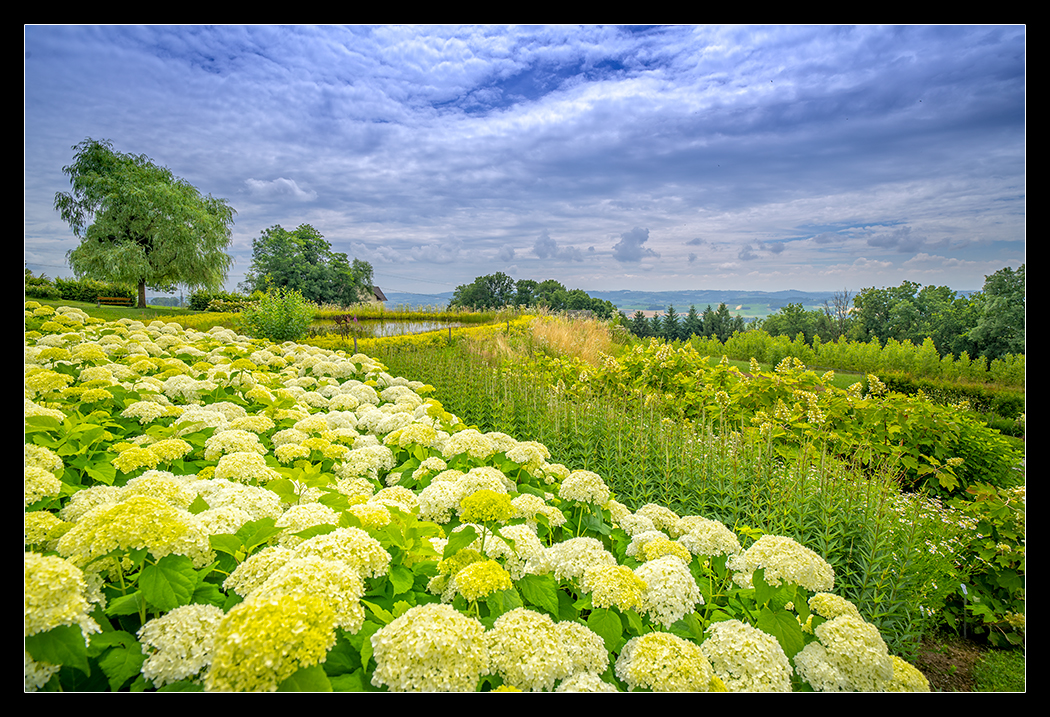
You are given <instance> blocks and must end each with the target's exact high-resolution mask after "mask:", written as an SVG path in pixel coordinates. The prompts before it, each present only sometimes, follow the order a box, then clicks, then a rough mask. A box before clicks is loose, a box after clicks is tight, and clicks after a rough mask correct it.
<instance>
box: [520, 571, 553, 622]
mask: <svg viewBox="0 0 1050 717" xmlns="http://www.w3.org/2000/svg"><path fill="white" fill-rule="evenodd" d="M518 589H519V590H521V595H522V597H523V598H524V599H525V602H526V603H528V604H529V605H534V606H535V607H538V608H540V609H541V610H543V611H544V612H547V613H549V614H550V615H552V616H553V617H557V616H558V583H557V582H555V581H554V578H553V577H551V576H550V575H525V576H523V577H522V578H521V579H520V580H518Z"/></svg>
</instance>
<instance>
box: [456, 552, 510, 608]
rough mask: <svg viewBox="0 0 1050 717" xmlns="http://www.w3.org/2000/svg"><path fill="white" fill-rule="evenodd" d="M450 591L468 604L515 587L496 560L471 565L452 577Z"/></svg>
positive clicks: (508, 574)
mask: <svg viewBox="0 0 1050 717" xmlns="http://www.w3.org/2000/svg"><path fill="white" fill-rule="evenodd" d="M448 587H449V590H451V591H455V592H457V593H459V594H460V595H462V596H463V598H464V599H465V600H467V601H468V602H474V601H476V600H482V599H484V598H486V597H488V596H489V595H491V594H492V593H496V592H500V591H502V590H509V589H510V588H512V587H514V583H513V582H512V581H511V579H510V573H508V572H507V571H506V570H504V569H503V566H502V565H500V564H499V563H497V562H496V561H495V560H482V561H479V562H474V563H471V564H470V565H467V566H466V567H465V568H463V569H462V570H460V571H459V572H457V573H456V574H455V575H453V576H452V580H451V581H450V582H449V586H448Z"/></svg>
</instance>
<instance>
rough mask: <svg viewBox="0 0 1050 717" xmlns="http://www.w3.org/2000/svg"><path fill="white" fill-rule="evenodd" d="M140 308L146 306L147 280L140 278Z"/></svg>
mask: <svg viewBox="0 0 1050 717" xmlns="http://www.w3.org/2000/svg"><path fill="white" fill-rule="evenodd" d="M139 308H140V309H145V308H146V280H145V279H139Z"/></svg>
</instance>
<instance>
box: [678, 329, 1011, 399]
mask: <svg viewBox="0 0 1050 717" xmlns="http://www.w3.org/2000/svg"><path fill="white" fill-rule="evenodd" d="M690 343H691V344H692V346H693V347H694V348H695V349H696V350H697V351H699V352H700V353H703V354H708V355H715V356H717V355H721V354H725V355H726V356H729V357H730V358H732V359H738V360H741V361H747V360H749V359H752V358H754V359H757V360H758V361H760V362H762V363H767V364H771V365H774V366H775V365H776V364H778V363H780V362H781V361H782V360H784V359H785V358H787V357H789V356H790V357H793V358H796V359H798V360H799V361H801V362H802V363H804V364H807V365H809V366H823V367H828V368H832V367H833V368H836V369H839V370H842V371H858V372H861V373H874V374H877V375H883V374H892V373H905V374H908V375H910V376H915V377H918V378H927V379H938V380H942V381H959V382H974V383H988V382H995V383H999V384H1002V385H1004V386H1021V387H1023V386H1024V379H1025V361H1024V354H1007V355H1004V356H1002V357H999V358H996V359H993V360H992V361H991V363H989V362H988V361H987V360H986V359H985V358H984V357H983V356H977V357H976V358H973V359H971V358H970V356H969V355H968V354H967V353H966V352H963V353H962V354H961V355H960V356H959V357H958V358H953V357H952V356H944V357H943V358H942V357H940V356H939V355H938V354H937V349H936V347H935V346H934V345H933V340H932V339H929V338H927V339H925V340H924V341H923V342H922V343H921V344H913V343H911V341H908V340H905V341H903V342H900V341H897V340H896V339H889V340H887V341H886V343H885V344H882V343H880V342H879V340H878V338H872V339H871V340H869V341H867V342H866V343H865V342H860V341H854V340H852V339H846V338H845V337H840V338H839V340H838V341H835V342H829V343H823V342H821V341H819V340H817V339H814V341H813V343H812V344H809V343H806V341H805V339H804V337H803V336H802V335H797V336H795V337H794V338H791V337H788V336H770V335H769V334H768V333H766V332H765V331H763V330H755V331H745V332H743V333H736V334H733V336H731V337H730V338H729V339H727V340H726V341H724V342H719V341H718V340H716V339H714V338H705V339H699V338H694V339H693V340H692V341H691V342H690Z"/></svg>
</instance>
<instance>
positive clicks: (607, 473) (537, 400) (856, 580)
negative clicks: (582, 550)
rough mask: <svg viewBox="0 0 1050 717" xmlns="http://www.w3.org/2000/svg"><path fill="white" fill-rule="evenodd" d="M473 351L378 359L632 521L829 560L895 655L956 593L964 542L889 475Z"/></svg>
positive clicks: (841, 587)
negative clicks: (804, 457)
mask: <svg viewBox="0 0 1050 717" xmlns="http://www.w3.org/2000/svg"><path fill="white" fill-rule="evenodd" d="M468 349H469V347H468V346H465V345H463V344H460V345H453V346H447V347H430V348H428V349H426V350H420V351H405V350H399V351H384V350H383V345H382V344H380V345H378V346H377V350H376V352H375V353H374V356H375V358H377V359H379V360H380V361H382V362H383V363H385V364H386V365H387V367H388V368H389V370H390V371H391V372H392V373H394V374H396V375H399V376H406V377H410V378H412V379H415V380H420V381H424V382H426V383H429V384H431V385H433V386H435V387H436V394H435V397H436V398H437V399H438V400H440V401H441V402H442V404H443V405H444V406H445V408H446V409H448V410H449V411H451V412H452V413H455V414H456V415H458V416H459V417H460V418H461V419H462V420H464V421H465V422H467V423H468V424H473V425H476V426H477V427H478V428H479V429H480V430H483V431H500V432H503V433H507V434H509V435H512V436H515V437H517V438H519V439H521V440H525V439H529V440H537V441H540V442H541V443H543V444H544V445H546V446H547V447H548V448H549V449H550V451H551V454H552V456H554V458H553V459H552V460H557V461H559V462H563V463H565V465H567V466H569V467H570V468H572V469H584V470H592V471H595V472H597V473H599V474H600V475H602V477H603V478H604V479H605V480H606V482H607V483H608V484H609V486H610V487H611V488H612V489H613V490H614V491H615V493H616V496H617V499H618V500H620V501H622V502H624V503H625V504H627V505H628V506H629V507H631V508H632V509H637V508H639V507H641V506H642V505H644V504H646V503H659V504H661V505H665V506H667V507H669V508H671V509H672V510H675V511H676V512H679V513H680V514H690V515H703V516H705V517H709V518H714V519H718V520H721V521H722V522H724V523H726V524H727V525H729V526H732V527H734V529H735V530H736V531H737V532H738V533H739V532H741V531H743V532H744V533H747V532H748V530H744V529H745V528H747V529H749V530H750V531H751V532H752V533H753V534H754V535H755V536H756V537H757V535H758V534H760V533H767V534H775V535H786V536H789V537H792V538H794V539H795V540H798V541H799V542H801V543H802V544H804V545H807V546H808V547H810V548H811V549H812V550H815V551H816V552H818V553H819V554H821V555H823V556H825V559H827V560H828V562H829V563H831V565H832V566H833V567H834V568H835V571H836V576H837V582H836V592H838V593H840V594H842V595H843V596H845V597H847V598H849V599H851V600H853V601H854V602H855V603H856V604H857V605H858V607H860V609H861V612H862V613H863V614H864V616H865V618H866V619H868V620H869V621H871V622H873V623H875V624H877V625H878V626H879V628H880V630H881V631H882V632H883V634H884V635H886V636H887V640H888V642H889V643H890V644H891V647H892V649H893V650H895V651H897V652H900V653H902V654H905V655H911V654H913V653H914V651H915V649H917V645H918V639H919V637H920V635H921V634H922V632H923V629H924V627H925V626H926V621H927V619H928V618H929V617H930V615H931V612H930V611H931V610H934V609H936V608H937V607H939V605H940V604H941V603H943V601H944V599H945V598H946V595H945V592H946V591H947V588H948V586H951V585H953V582H952V580H951V574H952V571H953V568H954V565H953V561H954V559H955V555H954V553H953V552H952V551H953V549H954V548H955V547H957V546H958V545H959V544H960V543H959V541H958V537H959V535H960V534H961V532H962V529H961V528H960V527H959V526H958V525H957V524H952V523H950V522H949V523H944V522H942V517H943V513H942V512H940V511H937V510H926V509H924V507H923V506H922V505H921V504H920V503H917V502H909V501H907V500H906V499H904V498H902V497H901V495H900V493H899V491H898V490H897V488H896V484H895V483H894V480H893V476H890V475H887V474H883V475H879V476H876V477H874V478H867V479H861V478H859V477H857V476H858V475H859V474H855V473H854V472H852V471H851V470H850V469H849V467H848V466H843V465H841V464H839V463H834V462H832V461H830V460H829V461H825V462H823V463H821V462H819V461H817V462H816V464H814V463H812V462H810V461H801V462H799V463H798V464H796V465H785V464H784V462H783V461H781V460H777V459H775V458H774V457H773V454H772V451H771V450H770V449H769V447H768V446H764V445H761V444H747V443H744V442H743V441H742V440H740V439H739V438H738V434H734V432H733V431H732V427H731V426H720V425H711V424H708V425H706V426H704V427H702V428H701V429H699V430H691V429H686V428H683V427H682V426H680V425H676V424H673V423H670V422H668V421H666V420H664V419H662V418H661V417H660V416H661V413H660V412H659V411H658V409H657V407H655V406H654V405H653V404H652V403H649V404H648V405H647V403H646V402H645V401H644V400H643V399H640V398H639V399H637V400H634V401H612V400H608V399H601V398H596V399H589V400H586V401H581V400H579V399H577V400H570V399H568V398H567V397H564V396H561V395H559V394H558V392H557V390H555V389H552V387H551V386H549V385H544V384H542V383H539V382H536V381H534V380H531V379H529V378H526V377H523V376H521V375H516V374H512V373H509V372H506V371H501V370H499V369H497V368H494V367H492V366H491V365H489V364H488V363H486V362H485V360H484V359H483V358H482V357H481V356H479V355H478V354H476V353H474V352H471V351H470V350H468ZM813 450H814V451H818V448H817V447H813ZM931 546H933V551H932V552H931ZM938 585H939V586H940V587H938Z"/></svg>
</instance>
